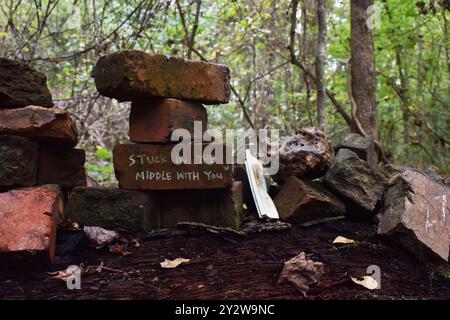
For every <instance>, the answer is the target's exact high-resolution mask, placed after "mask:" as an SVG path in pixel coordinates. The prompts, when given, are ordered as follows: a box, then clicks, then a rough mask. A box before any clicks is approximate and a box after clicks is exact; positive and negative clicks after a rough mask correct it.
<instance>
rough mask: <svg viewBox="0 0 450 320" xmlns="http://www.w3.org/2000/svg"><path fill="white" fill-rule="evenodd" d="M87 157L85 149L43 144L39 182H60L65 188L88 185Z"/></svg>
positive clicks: (41, 147)
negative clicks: (85, 165) (85, 166)
mask: <svg viewBox="0 0 450 320" xmlns="http://www.w3.org/2000/svg"><path fill="white" fill-rule="evenodd" d="M85 159H86V153H85V151H84V150H81V149H68V148H64V147H57V146H52V145H43V144H41V145H40V147H39V169H38V184H40V185H41V184H59V185H61V187H63V188H74V187H77V186H86V183H87V181H86V172H85V169H84V162H85Z"/></svg>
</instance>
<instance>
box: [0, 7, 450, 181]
mask: <svg viewBox="0 0 450 320" xmlns="http://www.w3.org/2000/svg"><path fill="white" fill-rule="evenodd" d="M178 3H179V4H180V6H179V7H178V6H177V5H176V1H174V0H173V1H166V0H84V1H80V0H42V1H41V0H15V1H13V0H0V4H1V5H0V55H1V56H7V57H12V58H16V59H20V60H24V61H27V62H29V63H30V64H31V65H33V66H34V67H37V68H38V69H39V70H41V71H43V72H44V73H45V74H46V75H47V76H48V85H49V87H50V89H51V91H52V94H53V96H54V100H55V102H56V104H57V105H58V106H60V107H62V108H65V109H67V110H69V111H70V112H71V113H72V115H73V116H74V118H75V119H76V121H77V123H78V127H79V129H80V147H82V148H86V150H87V151H88V163H89V164H88V165H87V169H88V171H89V173H90V174H91V175H92V176H93V177H94V178H96V179H98V180H100V181H101V182H102V183H105V184H108V183H110V182H111V181H112V180H113V170H112V166H111V150H112V147H113V146H114V144H116V143H120V142H124V141H126V140H127V130H128V127H127V126H128V124H127V117H128V110H129V105H128V104H118V103H117V102H115V101H111V100H109V99H106V98H103V97H99V96H98V94H97V92H96V90H95V86H94V83H93V79H92V78H91V76H90V75H91V71H92V67H93V66H94V65H95V63H96V61H97V59H98V57H99V56H101V55H104V54H107V53H110V52H114V51H117V50H123V49H139V50H144V51H146V52H155V53H163V54H170V55H176V56H180V57H186V55H187V45H186V41H185V39H186V32H185V28H184V27H183V23H182V20H181V19H180V8H181V11H182V13H183V16H184V18H185V20H186V25H187V28H188V30H192V26H193V24H194V21H195V5H196V3H197V2H196V1H190V0H180V1H178ZM304 5H305V6H306V8H307V11H306V13H307V16H306V17H303V18H302V19H306V21H307V27H308V29H307V30H306V32H305V30H303V25H302V24H301V23H300V21H301V19H299V25H298V26H296V31H297V34H298V37H299V39H298V41H299V42H300V41H302V40H303V42H302V43H303V44H304V46H301V47H300V49H301V50H302V52H299V53H302V54H303V55H304V57H305V61H306V62H307V64H308V65H309V66H311V69H312V70H314V68H313V63H314V61H315V43H316V37H317V25H316V21H315V20H316V17H315V11H314V10H315V9H314V7H315V5H314V1H311V0H305V1H304ZM375 5H376V6H377V8H378V9H379V11H378V12H379V13H380V15H379V19H378V20H376V21H375V22H376V26H377V28H376V29H375V30H374V31H373V32H374V39H375V51H376V67H377V74H378V79H377V81H378V83H377V85H378V90H377V102H378V117H379V131H380V137H381V143H382V145H383V147H384V149H385V150H387V151H389V153H390V157H391V159H392V160H393V161H394V162H396V163H401V164H409V165H413V166H416V167H428V166H433V167H435V168H437V169H440V170H442V171H447V172H448V163H449V154H450V151H449V127H450V125H449V124H450V117H449V114H450V112H449V109H450V108H449V104H450V97H449V75H450V65H449V52H450V47H449V31H448V30H449V23H448V19H449V12H448V10H445V9H444V7H445V6H448V3H447V1H438V3H435V2H431V1H423V2H422V1H412V0H411V1H402V0H383V1H378V0H377V1H375ZM349 12H350V10H349V1H346V0H336V1H331V0H330V1H328V10H327V17H328V18H327V24H328V46H327V61H326V66H325V70H326V86H327V87H328V88H329V89H330V90H332V91H333V92H334V93H335V94H336V97H337V98H338V100H339V101H341V102H343V103H344V105H345V106H346V111H347V112H348V113H349V114H351V111H350V105H349V102H348V94H347V70H346V63H347V60H348V58H349V56H350V49H349V48H350V46H349V38H350V28H349V18H350V17H349ZM289 14H290V1H286V0H279V1H273V0H240V1H237V0H202V1H201V10H200V17H199V24H198V29H197V32H196V37H195V43H194V48H195V50H196V53H194V54H193V55H192V58H193V59H200V55H201V56H202V57H203V58H205V59H207V60H208V61H210V62H215V63H223V64H227V65H229V66H230V68H231V70H232V85H233V87H234V88H235V89H236V91H237V93H238V94H239V96H240V97H245V96H247V99H246V101H245V105H244V107H245V108H246V109H247V110H248V112H249V114H250V116H251V119H252V121H253V122H254V123H255V125H256V127H258V128H279V129H281V130H282V134H293V133H295V131H296V129H297V128H298V127H302V126H314V125H316V123H315V121H316V120H315V119H316V116H315V90H314V85H313V84H312V86H311V84H310V88H309V90H308V86H307V83H306V82H305V81H304V76H303V74H302V72H301V70H299V69H298V68H297V67H295V66H293V65H291V64H290V63H289V52H288V50H287V48H286V46H287V45H288V41H289V39H288V38H289ZM298 16H299V17H300V16H301V13H300V12H299V13H298ZM300 18H301V17H300ZM398 55H400V57H401V62H402V63H401V66H400V68H399V63H398V61H397V56H398ZM400 70H402V72H403V73H404V74H405V78H406V79H407V80H408V81H407V84H408V86H407V87H403V86H402V83H401V79H400ZM395 89H397V91H396V90H395ZM399 93H401V94H402V95H403V96H404V97H406V101H407V103H405V101H404V100H402V99H401V97H400V94H399ZM207 109H208V115H209V123H210V126H211V127H219V128H242V127H248V123H247V121H246V120H245V117H244V116H243V112H242V105H241V104H240V103H239V101H238V99H237V97H236V95H234V96H233V97H232V100H231V101H230V103H229V104H227V105H220V106H208V107H207ZM326 119H327V125H326V128H325V131H326V133H327V135H328V136H329V138H330V140H331V142H332V143H336V142H337V141H338V140H339V139H341V137H342V136H343V135H344V134H346V133H348V132H349V131H350V129H349V128H348V126H347V125H346V124H345V122H344V121H343V119H342V118H341V116H340V115H339V114H337V113H336V111H335V109H334V107H333V105H332V104H331V103H330V101H327V107H326Z"/></svg>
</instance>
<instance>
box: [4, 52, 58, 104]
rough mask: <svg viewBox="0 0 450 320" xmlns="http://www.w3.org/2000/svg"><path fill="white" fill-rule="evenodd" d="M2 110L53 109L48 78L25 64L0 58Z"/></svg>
mask: <svg viewBox="0 0 450 320" xmlns="http://www.w3.org/2000/svg"><path fill="white" fill-rule="evenodd" d="M0 74H1V75H2V76H1V77H0V108H19V107H25V106H29V105H37V106H42V107H48V108H50V107H52V106H53V101H52V96H51V95H50V92H49V91H48V88H47V78H46V77H45V76H44V75H43V74H42V73H40V72H38V71H36V70H34V69H32V68H30V67H29V66H27V65H26V64H24V63H21V62H18V61H14V60H10V59H7V58H1V57H0Z"/></svg>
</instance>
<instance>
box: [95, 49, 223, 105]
mask: <svg viewBox="0 0 450 320" xmlns="http://www.w3.org/2000/svg"><path fill="white" fill-rule="evenodd" d="M94 77H95V85H96V87H97V90H98V92H100V94H102V95H104V96H107V97H110V98H115V99H117V100H119V101H134V100H141V99H146V98H149V97H152V96H155V97H162V98H177V99H183V100H192V101H197V102H200V103H205V104H218V103H227V102H228V101H229V100H230V70H229V69H228V67H227V66H224V65H218V64H211V63H205V62H197V61H189V60H184V59H179V58H174V57H171V56H167V55H160V54H154V55H151V54H147V53H145V52H142V51H137V50H126V51H120V52H116V53H113V54H110V55H107V56H103V57H101V58H100V59H99V60H98V62H97V65H96V66H95V72H94Z"/></svg>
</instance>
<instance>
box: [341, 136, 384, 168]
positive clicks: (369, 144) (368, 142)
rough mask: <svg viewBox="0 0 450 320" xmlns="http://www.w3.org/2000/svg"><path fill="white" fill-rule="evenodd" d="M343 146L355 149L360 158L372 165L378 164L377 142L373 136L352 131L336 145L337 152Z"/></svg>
mask: <svg viewBox="0 0 450 320" xmlns="http://www.w3.org/2000/svg"><path fill="white" fill-rule="evenodd" d="M342 148H344V149H349V150H351V151H353V152H354V153H356V155H357V156H358V157H359V158H360V159H362V160H365V161H367V163H369V164H370V165H371V166H374V165H376V161H375V160H376V154H375V144H374V143H373V139H372V137H363V136H362V135H360V134H358V133H350V134H348V135H346V136H345V137H344V139H342V141H341V142H340V143H339V144H338V145H337V146H336V153H337V152H338V151H339V149H342Z"/></svg>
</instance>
